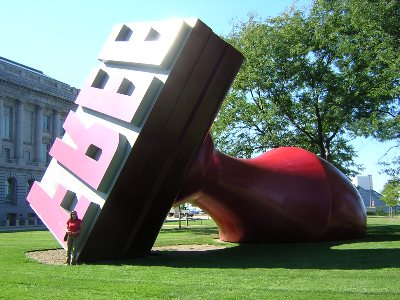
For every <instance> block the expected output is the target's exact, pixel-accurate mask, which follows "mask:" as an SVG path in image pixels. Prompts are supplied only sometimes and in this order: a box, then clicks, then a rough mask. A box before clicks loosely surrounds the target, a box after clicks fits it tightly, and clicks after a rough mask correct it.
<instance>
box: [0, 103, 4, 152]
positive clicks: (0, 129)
mask: <svg viewBox="0 0 400 300" xmlns="http://www.w3.org/2000/svg"><path fill="white" fill-rule="evenodd" d="M3 102H4V101H3V97H0V158H2V157H3V118H4V116H3Z"/></svg>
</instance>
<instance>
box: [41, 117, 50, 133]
mask: <svg viewBox="0 0 400 300" xmlns="http://www.w3.org/2000/svg"><path fill="white" fill-rule="evenodd" d="M42 129H43V131H47V132H50V131H51V116H48V115H43V128H42Z"/></svg>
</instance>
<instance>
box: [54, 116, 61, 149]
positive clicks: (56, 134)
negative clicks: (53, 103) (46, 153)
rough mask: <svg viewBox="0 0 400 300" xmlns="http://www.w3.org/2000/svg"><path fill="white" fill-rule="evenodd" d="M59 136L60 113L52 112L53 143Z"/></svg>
mask: <svg viewBox="0 0 400 300" xmlns="http://www.w3.org/2000/svg"><path fill="white" fill-rule="evenodd" d="M59 136H60V113H59V112H58V111H57V110H53V142H54V141H55V140H56V138H57V137H59Z"/></svg>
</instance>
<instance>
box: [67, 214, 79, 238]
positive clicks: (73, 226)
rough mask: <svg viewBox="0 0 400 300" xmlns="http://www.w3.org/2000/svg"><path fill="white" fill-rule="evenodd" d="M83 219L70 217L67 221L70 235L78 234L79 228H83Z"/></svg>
mask: <svg viewBox="0 0 400 300" xmlns="http://www.w3.org/2000/svg"><path fill="white" fill-rule="evenodd" d="M81 223H82V220H81V219H78V218H77V219H75V220H74V219H69V220H68V222H67V229H68V231H69V234H70V235H78V234H79V230H81Z"/></svg>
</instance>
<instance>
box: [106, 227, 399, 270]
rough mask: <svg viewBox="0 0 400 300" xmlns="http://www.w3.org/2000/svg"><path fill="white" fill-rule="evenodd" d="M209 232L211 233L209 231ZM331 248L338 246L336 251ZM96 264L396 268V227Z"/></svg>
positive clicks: (244, 267)
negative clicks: (332, 238) (343, 237)
mask: <svg viewBox="0 0 400 300" xmlns="http://www.w3.org/2000/svg"><path fill="white" fill-rule="evenodd" d="M207 230H208V229H207ZM202 231H203V232H204V229H202ZM211 232H212V233H214V231H212V230H211ZM396 241H398V242H399V244H397V245H394V246H393V245H390V246H391V247H397V248H385V245H384V244H383V243H385V242H396ZM372 243H373V244H372ZM335 246H342V247H340V248H341V249H337V248H335ZM99 264H112V265H141V266H168V267H175V268H242V269H246V268H285V269H327V270H329V269H343V270H363V269H381V268H400V226H399V225H388V226H371V227H369V228H368V234H367V236H366V237H365V238H362V239H358V240H351V241H340V242H320V243H270V244H243V245H238V246H234V247H230V248H225V249H219V250H208V251H153V252H152V254H151V255H150V256H148V257H145V258H140V259H131V260H120V261H109V262H99Z"/></svg>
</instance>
